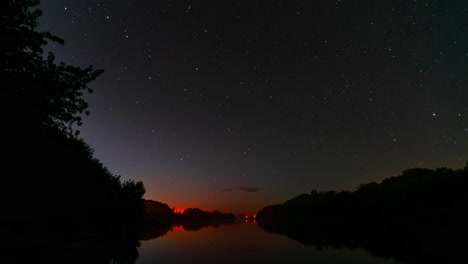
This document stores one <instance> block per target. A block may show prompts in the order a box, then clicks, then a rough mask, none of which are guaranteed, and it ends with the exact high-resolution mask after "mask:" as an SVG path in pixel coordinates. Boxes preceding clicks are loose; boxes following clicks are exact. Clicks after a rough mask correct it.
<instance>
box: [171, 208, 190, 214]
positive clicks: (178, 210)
mask: <svg viewBox="0 0 468 264" xmlns="http://www.w3.org/2000/svg"><path fill="white" fill-rule="evenodd" d="M185 209H187V208H174V213H176V214H177V213H183V212H184V211H185Z"/></svg>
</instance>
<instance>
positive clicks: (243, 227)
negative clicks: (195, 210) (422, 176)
mask: <svg viewBox="0 0 468 264" xmlns="http://www.w3.org/2000/svg"><path fill="white" fill-rule="evenodd" d="M138 252H139V257H138V259H137V262H136V263H139V264H143V263H178V264H179V263H237V264H239V263H359V264H366V263H368V264H371V263H372V264H384V263H388V264H389V263H397V262H395V261H394V260H389V259H382V258H379V257H375V256H372V255H370V254H369V253H368V252H367V251H366V250H364V249H362V248H355V249H349V248H340V249H337V248H323V249H317V248H316V247H315V246H306V245H304V244H301V243H299V242H297V241H295V240H292V239H290V238H288V237H286V236H284V235H279V234H274V233H268V232H265V231H263V230H262V229H261V228H260V227H258V226H257V224H255V223H252V222H248V223H236V224H231V225H221V226H219V227H216V228H215V227H205V228H202V229H200V230H198V231H185V230H184V229H183V228H181V227H174V228H173V230H172V231H169V232H168V233H167V234H165V235H164V236H161V237H158V238H154V239H149V240H146V241H141V246H140V247H139V249H138Z"/></svg>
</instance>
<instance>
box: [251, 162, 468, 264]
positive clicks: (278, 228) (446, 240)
mask: <svg viewBox="0 0 468 264" xmlns="http://www.w3.org/2000/svg"><path fill="white" fill-rule="evenodd" d="M467 181H468V164H467V166H465V168H463V169H458V170H453V169H447V168H440V169H435V170H431V169H409V170H406V171H404V172H403V173H402V174H401V175H400V176H396V177H391V178H388V179H385V180H383V181H382V182H381V183H375V182H373V183H368V184H362V185H360V186H359V187H358V188H357V189H356V190H355V191H353V192H346V191H343V192H333V191H331V192H317V191H312V192H311V193H310V194H302V195H299V196H297V197H295V198H293V199H291V200H289V201H286V202H285V203H283V204H279V205H271V206H267V207H265V208H263V209H262V210H260V211H259V212H258V214H257V219H258V220H259V222H258V223H259V226H260V227H262V228H263V229H265V230H266V231H270V232H275V233H280V234H285V235H287V236H289V237H291V238H293V239H295V240H298V241H300V242H302V243H304V244H307V245H316V246H318V247H324V246H330V247H343V246H346V247H351V248H352V247H364V248H366V249H368V250H369V251H370V252H371V253H373V254H375V255H379V256H382V257H393V258H396V259H397V260H399V261H402V262H403V263H421V262H424V263H450V262H463V261H467V260H468V259H467V258H466V256H465V254H464V250H463V249H462V245H464V242H463V241H464V240H465V239H466V235H468V228H467V226H466V223H467V222H468V216H467V215H466V213H465V211H466V209H465V207H466V204H467V202H468V182H467Z"/></svg>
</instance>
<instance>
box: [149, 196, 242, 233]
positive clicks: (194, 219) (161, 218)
mask: <svg viewBox="0 0 468 264" xmlns="http://www.w3.org/2000/svg"><path fill="white" fill-rule="evenodd" d="M145 206H146V215H145V217H144V221H143V222H144V224H145V225H146V226H148V227H151V226H154V225H156V226H157V225H163V226H164V225H170V226H174V225H178V226H182V228H183V229H184V230H186V231H196V230H199V229H201V228H203V227H207V226H213V227H217V226H219V225H221V224H232V223H234V222H235V220H236V217H235V215H234V214H232V213H221V212H220V211H218V210H214V211H212V212H207V211H203V210H201V209H200V208H187V209H185V210H184V211H183V212H175V210H174V208H170V207H169V205H167V204H165V203H161V202H158V201H153V200H145Z"/></svg>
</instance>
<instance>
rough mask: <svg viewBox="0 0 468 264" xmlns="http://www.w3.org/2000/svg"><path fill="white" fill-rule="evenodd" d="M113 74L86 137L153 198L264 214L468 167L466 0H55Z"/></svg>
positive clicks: (98, 96)
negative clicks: (316, 197)
mask: <svg viewBox="0 0 468 264" xmlns="http://www.w3.org/2000/svg"><path fill="white" fill-rule="evenodd" d="M40 8H41V9H42V10H43V11H44V14H43V16H42V17H41V19H40V21H41V26H40V29H41V30H48V31H50V32H52V33H53V34H55V35H58V36H60V37H62V38H64V40H65V45H64V46H60V45H58V46H56V45H50V46H49V49H50V50H52V51H53V52H54V53H55V54H56V57H57V60H58V61H64V62H66V63H68V64H72V65H80V66H83V67H84V66H87V65H89V64H93V65H94V66H95V67H96V68H100V69H104V70H105V71H106V72H105V73H104V74H103V75H102V76H101V77H99V78H98V80H96V81H95V82H94V83H93V84H92V85H91V86H92V87H93V88H94V89H95V93H93V94H91V95H87V96H86V97H85V98H86V100H87V101H88V102H89V104H90V110H91V115H90V116H89V117H85V118H84V125H83V126H82V127H81V128H80V130H81V136H82V137H83V138H84V139H85V140H86V142H88V143H89V144H90V145H91V147H93V148H94V149H95V156H96V157H97V158H98V159H100V160H101V161H102V162H103V163H104V165H105V166H107V168H108V169H109V170H110V171H111V172H112V173H114V174H118V175H122V178H123V179H134V180H142V181H143V182H144V184H145V186H146V188H147V193H146V196H145V197H146V198H147V199H153V200H158V201H162V202H165V203H168V204H169V205H170V206H172V207H177V208H186V207H200V208H202V209H206V210H213V209H219V210H221V211H225V212H228V211H231V212H235V213H241V212H245V213H253V212H256V211H257V210H259V209H261V208H262V207H263V206H264V205H267V204H273V203H280V202H283V201H284V200H287V199H290V198H292V197H294V196H296V195H298V194H301V193H304V192H310V190H312V189H316V190H336V191H340V190H353V189H354V188H355V187H356V186H357V185H359V184H361V183H367V182H370V181H380V180H382V179H384V178H386V177H389V176H394V175H398V174H399V173H400V172H401V171H402V170H405V169H408V168H413V167H428V168H436V167H451V168H461V167H463V166H464V164H465V162H467V161H468V19H466V18H467V17H468V11H467V8H468V2H466V1H253V0H250V1H72V0H69V1H62V0H60V1H51V0H49V1H42V4H41V5H40Z"/></svg>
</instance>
